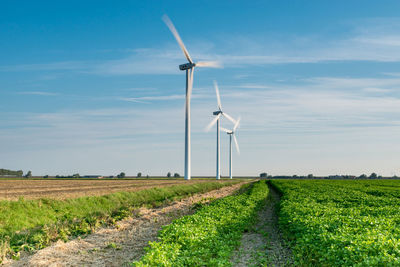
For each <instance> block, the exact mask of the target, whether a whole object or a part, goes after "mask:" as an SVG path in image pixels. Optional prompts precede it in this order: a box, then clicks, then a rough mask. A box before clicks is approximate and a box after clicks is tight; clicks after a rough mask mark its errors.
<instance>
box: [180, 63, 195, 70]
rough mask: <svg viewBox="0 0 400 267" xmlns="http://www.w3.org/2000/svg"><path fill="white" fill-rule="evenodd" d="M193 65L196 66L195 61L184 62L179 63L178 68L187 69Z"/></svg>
mask: <svg viewBox="0 0 400 267" xmlns="http://www.w3.org/2000/svg"><path fill="white" fill-rule="evenodd" d="M194 66H196V64H195V63H190V62H189V63H185V64H181V65H179V69H180V70H189V69H191V68H193V67H194Z"/></svg>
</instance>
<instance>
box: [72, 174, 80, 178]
mask: <svg viewBox="0 0 400 267" xmlns="http://www.w3.org/2000/svg"><path fill="white" fill-rule="evenodd" d="M79 177H81V176H80V175H79V173H75V174H73V175H72V178H79Z"/></svg>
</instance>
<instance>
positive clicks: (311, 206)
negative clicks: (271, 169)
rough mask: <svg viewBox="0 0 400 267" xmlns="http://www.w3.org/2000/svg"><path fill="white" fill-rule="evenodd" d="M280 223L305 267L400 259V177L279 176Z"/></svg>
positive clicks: (390, 263)
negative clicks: (312, 177) (386, 178)
mask: <svg viewBox="0 0 400 267" xmlns="http://www.w3.org/2000/svg"><path fill="white" fill-rule="evenodd" d="M271 183H272V185H273V186H274V187H275V188H276V189H277V190H279V191H280V192H281V193H282V199H281V203H280V213H279V216H280V227H281V229H282V230H283V231H284V234H285V236H286V238H287V239H288V240H289V242H290V244H291V247H292V250H293V254H294V256H295V260H296V265H299V266H354V265H357V266H394V265H398V264H399V261H400V228H399V225H400V211H399V210H400V181H398V180H385V181H377V180H358V181H343V180H342V181H340V180H338V181H329V180H328V181H327V180H320V181H319V180H306V181H301V180H286V181H283V180H273V181H272V182H271Z"/></svg>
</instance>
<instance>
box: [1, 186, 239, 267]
mask: <svg viewBox="0 0 400 267" xmlns="http://www.w3.org/2000/svg"><path fill="white" fill-rule="evenodd" d="M242 184H243V183H240V184H236V185H233V186H226V187H223V188H221V189H218V190H214V191H210V192H208V193H204V194H196V195H193V196H191V197H188V198H185V199H183V200H180V201H176V202H174V203H172V204H171V205H168V206H165V207H161V208H156V209H147V208H140V209H139V210H137V211H136V213H135V214H133V215H134V216H132V217H129V218H127V219H124V220H122V221H120V222H119V223H118V224H117V227H112V228H103V229H100V230H99V231H97V232H96V233H94V234H91V235H89V236H87V237H86V238H82V239H75V240H72V241H69V242H67V243H64V242H62V241H58V242H57V243H55V244H53V245H52V246H50V247H47V248H45V249H42V250H40V251H38V252H37V253H35V254H33V255H23V256H22V257H21V259H20V260H18V261H9V262H6V263H4V266H53V267H54V266H131V265H130V263H132V262H133V261H136V260H139V259H140V258H141V257H142V256H143V255H144V253H145V251H144V248H145V247H146V246H147V245H148V242H149V241H156V240H157V233H158V231H159V230H160V229H161V227H162V226H163V225H167V224H169V223H171V222H172V220H174V219H177V218H179V217H181V216H183V215H188V214H192V213H193V212H194V209H193V206H194V204H195V203H198V202H202V203H204V202H208V201H211V200H212V199H216V198H221V197H225V196H228V195H231V194H232V193H234V192H235V191H236V190H238V189H239V188H240V186H241V185H242Z"/></svg>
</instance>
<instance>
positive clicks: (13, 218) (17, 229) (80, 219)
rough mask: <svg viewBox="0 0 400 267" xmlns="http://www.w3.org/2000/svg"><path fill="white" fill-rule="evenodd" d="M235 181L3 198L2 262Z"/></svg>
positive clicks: (0, 214)
mask: <svg viewBox="0 0 400 267" xmlns="http://www.w3.org/2000/svg"><path fill="white" fill-rule="evenodd" d="M234 183H237V181H236V182H223V183H221V182H205V183H197V184H185V185H176V186H170V187H163V188H152V189H146V190H141V191H137V192H117V193H113V194H109V195H104V196H90V197H80V198H74V199H67V200H54V199H46V198H43V199H39V200H25V199H24V198H20V199H19V200H18V201H5V200H3V201H0V240H1V242H0V262H1V258H2V257H3V256H5V255H8V256H15V255H18V252H19V251H20V250H22V249H25V250H35V249H41V248H44V247H46V246H48V245H49V244H50V243H51V242H52V241H55V240H58V239H62V240H65V241H66V240H68V239H69V237H74V236H79V235H86V234H90V233H92V232H93V231H94V230H95V229H96V228H98V227H99V226H101V225H103V224H113V223H114V222H115V221H117V220H120V219H122V218H124V217H127V216H129V215H131V214H132V213H133V211H134V209H135V208H137V207H139V206H142V205H147V204H152V203H159V204H161V203H163V202H164V201H167V200H170V199H179V198H182V197H185V196H187V195H191V194H194V193H203V192H207V191H210V190H213V189H218V188H221V187H223V186H226V185H232V184H234Z"/></svg>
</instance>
